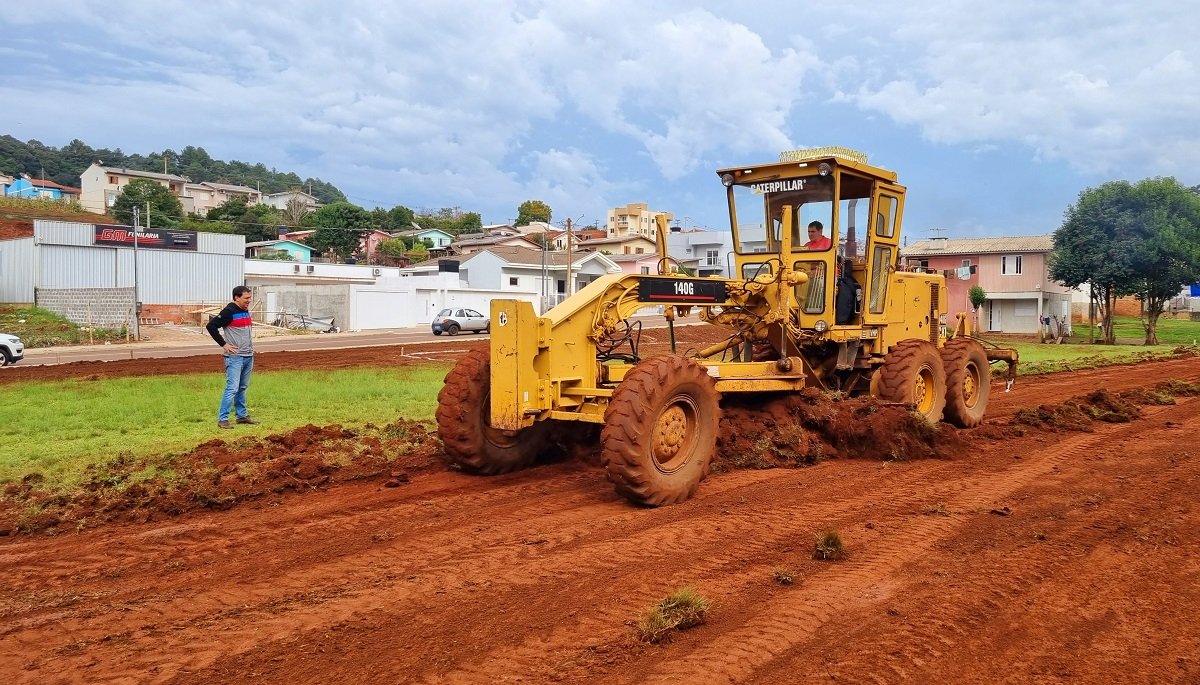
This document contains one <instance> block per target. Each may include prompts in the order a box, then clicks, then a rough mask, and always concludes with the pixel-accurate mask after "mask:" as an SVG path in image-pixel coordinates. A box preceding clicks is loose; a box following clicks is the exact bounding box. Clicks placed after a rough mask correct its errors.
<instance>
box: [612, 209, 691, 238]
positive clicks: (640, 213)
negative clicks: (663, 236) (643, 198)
mask: <svg viewBox="0 0 1200 685" xmlns="http://www.w3.org/2000/svg"><path fill="white" fill-rule="evenodd" d="M659 215H662V216H664V217H666V219H667V222H668V223H670V222H671V221H672V220H673V219H674V218H675V215H674V214H672V213H670V212H661V211H658V210H654V209H650V207H649V206H648V205H647V204H646V203H645V202H635V203H633V204H630V205H625V206H624V207H613V208H612V209H610V210H608V218H607V220H606V222H605V230H607V231H608V235H609V237H620V236H627V235H640V236H642V237H643V238H648V239H649V240H651V241H653V240H655V236H656V235H657V234H658V224H657V223H656V222H655V217H656V216H659Z"/></svg>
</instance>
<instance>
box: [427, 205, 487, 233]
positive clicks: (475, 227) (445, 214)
mask: <svg viewBox="0 0 1200 685" xmlns="http://www.w3.org/2000/svg"><path fill="white" fill-rule="evenodd" d="M415 223H416V224H417V225H418V226H420V227H421V228H437V229H440V230H443V231H445V232H447V233H449V234H451V235H458V234H460V233H477V232H479V231H482V230H483V219H482V217H480V216H479V213H478V212H464V211H462V210H461V209H459V208H458V207H447V208H442V209H439V210H437V211H434V212H423V213H421V214H418V215H417V216H416V220H415Z"/></svg>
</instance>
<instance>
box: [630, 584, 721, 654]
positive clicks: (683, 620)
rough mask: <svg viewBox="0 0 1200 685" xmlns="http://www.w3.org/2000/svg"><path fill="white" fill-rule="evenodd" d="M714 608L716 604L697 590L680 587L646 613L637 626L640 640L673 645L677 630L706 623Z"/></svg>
mask: <svg viewBox="0 0 1200 685" xmlns="http://www.w3.org/2000/svg"><path fill="white" fill-rule="evenodd" d="M711 606H712V602H710V601H709V600H708V599H707V598H706V597H704V595H701V594H700V593H699V592H698V591H697V590H696V588H693V587H682V588H679V589H678V590H675V591H674V592H672V593H671V594H669V595H667V596H666V597H664V598H662V599H661V600H660V601H659V602H658V604H655V605H654V606H653V607H650V609H649V610H647V611H646V613H645V614H643V616H642V618H641V620H640V621H638V624H637V630H638V637H639V638H640V639H641V640H642V641H644V642H649V643H652V644H658V643H660V642H669V641H670V639H671V635H672V634H673V633H674V632H675V631H677V630H687V629H688V628H693V627H695V626H698V625H700V624H702V623H704V615H705V614H706V613H707V612H708V610H709V608H710V607H711Z"/></svg>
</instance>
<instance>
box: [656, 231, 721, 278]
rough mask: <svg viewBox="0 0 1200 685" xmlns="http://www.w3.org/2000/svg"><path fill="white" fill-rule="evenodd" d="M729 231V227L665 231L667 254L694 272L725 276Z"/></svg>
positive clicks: (703, 274) (696, 273) (704, 274)
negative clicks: (721, 229) (706, 229)
mask: <svg viewBox="0 0 1200 685" xmlns="http://www.w3.org/2000/svg"><path fill="white" fill-rule="evenodd" d="M732 252H733V234H732V233H730V232H729V231H701V230H692V231H675V230H672V231H671V232H670V233H668V234H667V254H669V255H670V256H671V257H672V258H673V259H675V260H676V261H677V262H679V264H680V265H681V266H684V267H687V269H688V270H689V271H691V272H692V273H693V274H695V275H697V276H721V277H724V278H727V277H728V276H729V273H728V271H727V270H726V267H730V268H732V262H733V260H732V259H731V258H730V257H729V255H730V253H732Z"/></svg>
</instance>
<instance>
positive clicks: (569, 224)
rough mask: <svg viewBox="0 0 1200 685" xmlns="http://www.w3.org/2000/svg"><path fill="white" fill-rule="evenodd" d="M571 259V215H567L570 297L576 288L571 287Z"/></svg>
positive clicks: (568, 293) (568, 286) (568, 292)
mask: <svg viewBox="0 0 1200 685" xmlns="http://www.w3.org/2000/svg"><path fill="white" fill-rule="evenodd" d="M571 261H572V255H571V217H567V292H566V295H567V297H570V296H571V293H572V291H573V290H574V289H573V288H572V287H571V266H572V264H571Z"/></svg>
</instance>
